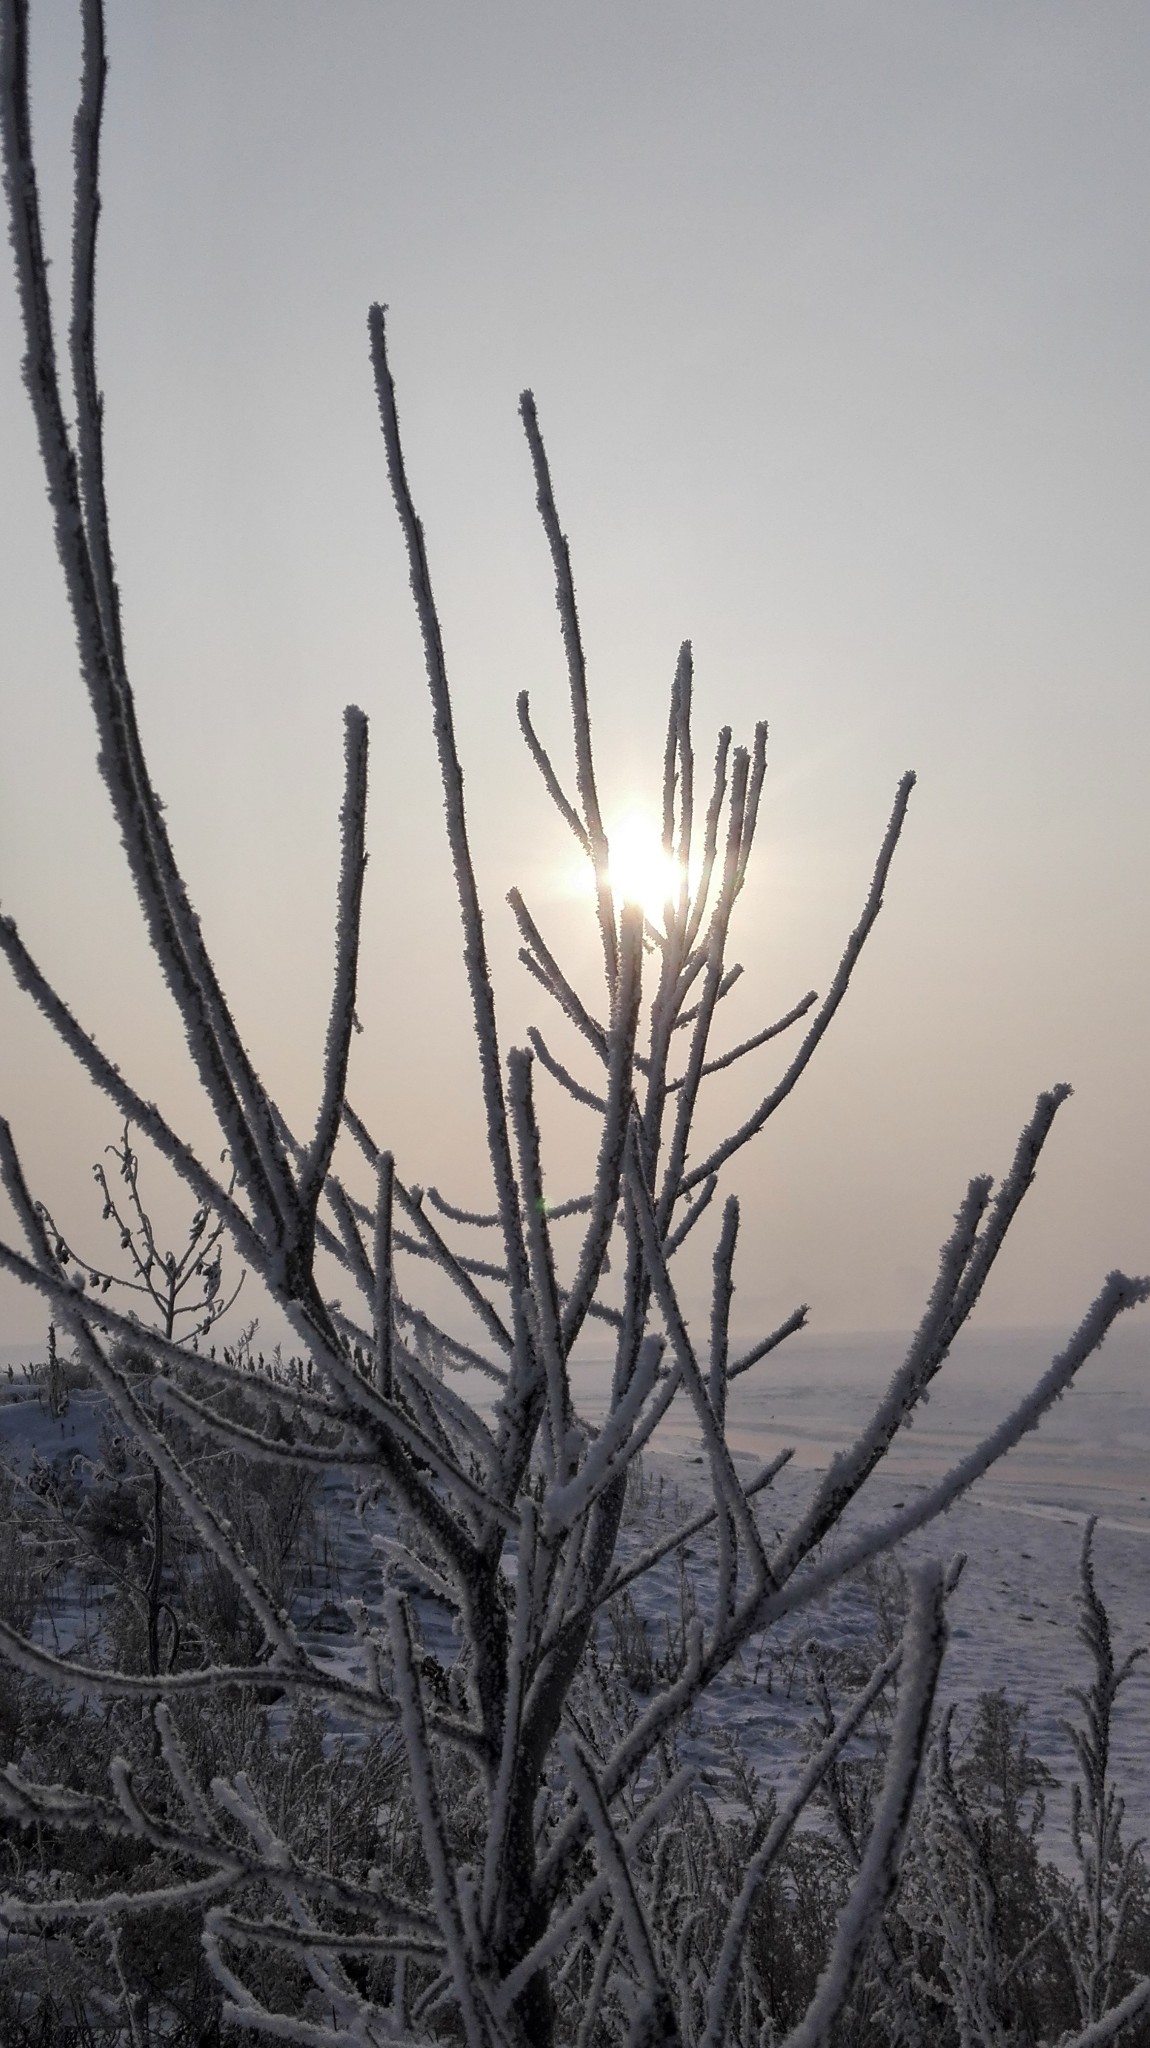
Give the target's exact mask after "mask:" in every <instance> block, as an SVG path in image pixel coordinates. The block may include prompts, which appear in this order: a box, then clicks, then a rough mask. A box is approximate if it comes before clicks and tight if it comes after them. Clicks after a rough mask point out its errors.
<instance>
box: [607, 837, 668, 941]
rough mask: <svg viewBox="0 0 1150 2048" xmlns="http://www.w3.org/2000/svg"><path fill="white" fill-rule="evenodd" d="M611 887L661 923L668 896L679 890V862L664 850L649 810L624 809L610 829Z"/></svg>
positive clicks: (619, 899) (621, 896)
mask: <svg viewBox="0 0 1150 2048" xmlns="http://www.w3.org/2000/svg"><path fill="white" fill-rule="evenodd" d="M607 840H608V844H609V846H610V849H611V862H610V876H611V887H612V889H613V890H614V892H615V896H616V898H617V899H618V901H619V902H621V903H638V904H639V905H640V906H641V908H642V910H643V914H644V916H645V917H647V918H649V920H650V922H651V923H652V924H657V925H661V924H662V922H663V911H664V906H665V904H666V901H667V898H668V896H670V897H672V898H677V897H678V894H679V877H680V871H679V864H678V862H677V861H673V860H668V859H667V856H666V855H665V853H664V852H663V838H662V833H661V832H660V830H659V827H658V825H657V824H656V823H655V820H654V819H653V818H652V817H651V816H650V815H649V813H647V812H646V811H640V810H632V811H628V812H626V813H625V815H624V816H623V817H622V818H620V819H619V820H618V821H617V823H616V824H615V825H614V827H613V828H611V829H609V830H608V833H607Z"/></svg>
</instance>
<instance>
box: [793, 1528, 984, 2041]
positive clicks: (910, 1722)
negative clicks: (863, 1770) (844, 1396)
mask: <svg viewBox="0 0 1150 2048" xmlns="http://www.w3.org/2000/svg"><path fill="white" fill-rule="evenodd" d="M942 1597H943V1586H942V1571H941V1569H940V1567H939V1566H938V1565H937V1564H931V1565H924V1566H921V1567H920V1568H919V1570H918V1571H917V1572H916V1573H915V1574H914V1578H913V1580H912V1590H911V1609H910V1615H909V1618H908V1622H907V1636H908V1638H909V1640H908V1643H907V1647H906V1649H905V1651H904V1653H903V1668H902V1687H901V1691H900V1693H899V1702H898V1712H897V1714H896V1715H895V1721H894V1728H893V1730H892V1733H891V1744H890V1753H889V1756H888V1758H887V1766H886V1775H885V1777H884V1779H883V1788H882V1796H881V1798H880V1801H879V1805H878V1810H877V1812H876V1814H875V1818H874V1825H873V1827H872V1829H871V1835H870V1840H869V1842H868V1843H867V1846H866V1852H865V1854H864V1856H863V1860H862V1867H861V1869H860V1870H859V1874H858V1877H857V1879H856V1880H855V1884H854V1887H853V1890H852V1892H851V1896H850V1899H849V1901H848V1904H847V1906H846V1908H845V1911H844V1912H843V1915H842V1918H841V1920H840V1921H839V1925H838V1932H837V1934H836V1936H835V1942H834V1947H833V1949H832V1951H831V1956H830V1961H829V1962H828V1964H827V1967H826V1969H825V1971H824V1972H823V1975H822V1976H821V1977H820V1979H819V1982H818V1986H817V1988H816V1990H815V1995H814V1998H813V2000H812V2001H811V2005H810V2007H809V2009H808V2011H807V2014H806V2017H805V2018H804V2019H802V2020H801V2021H800V2022H799V2024H798V2026H797V2027H795V2028H794V2029H793V2030H792V2031H791V2033H790V2034H789V2035H788V2036H787V2041H786V2048H823V2044H824V2043H825V2042H826V2041H827V2040H828V2039H829V2037H830V2031H831V2028H832V2027H833V2025H834V2023H835V2020H836V2018H837V2016H838V2014H839V2012H840V2011H841V2009H842V2006H843V2004H844V2003H845V2001H846V1998H847V1994H848V1992H849V1991H850V1987H851V1984H852V1983H853V1981H854V1976H855V1972H856V1971H857V1969H858V1966H859V1964H860V1962H861V1961H862V1958H863V1954H864V1952H865V1950H866V1947H867V1944H868V1942H869V1941H870V1939H871V1935H872V1933H873V1931H874V1929H875V1927H876V1926H877V1924H878V1921H879V1919H880V1918H881V1916H882V1913H883V1911H884V1909H885V1907H886V1905H887V1903H888V1901H889V1899H890V1897H891V1894H892V1892H893V1891H894V1887H895V1884H896V1883H897V1881H898V1866H899V1858H900V1856H901V1853H902V1845H903V1841H904V1839H905V1836H906V1830H907V1824H908V1822H909V1820H910V1813H911V1806H912V1804H913V1802H914V1793H915V1786H916V1785H917V1783H918V1774H919V1771H920V1769H921V1768H922V1759H923V1753H924V1750H925V1748H926V1737H927V1730H928V1728H929V1725H930V1710H931V1706H932V1704H933V1701H934V1690H935V1686H936V1685H937V1683H938V1674H939V1668H940V1666H941V1664H942V1653H943V1650H944V1649H945V1647H946V1620H945V1617H944V1615H943V1609H942Z"/></svg>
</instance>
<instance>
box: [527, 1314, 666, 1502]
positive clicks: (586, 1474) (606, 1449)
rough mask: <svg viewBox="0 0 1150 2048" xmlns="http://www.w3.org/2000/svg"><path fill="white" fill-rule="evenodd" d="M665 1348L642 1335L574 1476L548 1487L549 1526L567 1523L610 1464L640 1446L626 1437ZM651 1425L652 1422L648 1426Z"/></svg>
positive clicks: (624, 1459) (627, 1457) (602, 1480)
mask: <svg viewBox="0 0 1150 2048" xmlns="http://www.w3.org/2000/svg"><path fill="white" fill-rule="evenodd" d="M665 1349H666V1343H665V1339H664V1338H662V1337H660V1336H651V1337H645V1338H644V1339H643V1343H642V1346H641V1347H640V1351H639V1362H638V1364H637V1365H636V1367H635V1374H634V1378H633V1379H632V1381H631V1384H630V1386H629V1387H628V1389H627V1391H626V1393H625V1394H624V1396H623V1398H622V1400H621V1401H619V1402H618V1403H617V1404H616V1406H615V1407H614V1408H613V1409H612V1411H611V1413H610V1415H609V1416H608V1418H607V1421H606V1422H605V1423H604V1425H603V1427H602V1429H601V1430H600V1431H599V1434H598V1436H597V1437H596V1438H595V1441H594V1443H593V1444H591V1446H590V1448H589V1449H588V1451H587V1454H586V1456H585V1458H584V1460H583V1463H582V1465H581V1466H580V1468H579V1470H578V1472H577V1473H576V1474H575V1477H574V1478H573V1479H571V1480H569V1481H568V1483H567V1485H566V1486H549V1487H548V1489H547V1494H546V1500H545V1506H546V1511H547V1520H548V1524H549V1526H550V1527H551V1528H552V1529H562V1528H564V1527H567V1526H569V1525H570V1524H571V1523H572V1522H573V1521H574V1520H575V1519H576V1517H577V1516H578V1515H581V1514H582V1513H583V1512H584V1510H585V1509H586V1507H587V1505H588V1503H589V1502H590V1500H591V1497H592V1495H593V1494H595V1493H597V1492H598V1491H599V1489H600V1487H601V1486H602V1485H604V1484H605V1482H606V1481H607V1480H608V1478H609V1477H610V1476H611V1467H612V1466H613V1465H614V1464H615V1463H616V1461H617V1460H618V1461H620V1462H622V1463H629V1462H630V1459H631V1457H633V1456H634V1454H635V1452H636V1451H637V1450H638V1449H639V1444H637V1443H636V1444H632V1443H631V1442H629V1438H630V1436H631V1432H632V1429H633V1427H634V1424H635V1422H636V1420H637V1418H638V1415H639V1411H640V1409H641V1408H642V1406H643V1403H644V1401H645V1400H646V1399H647V1396H648V1394H649V1393H650V1392H651V1390H652V1388H653V1387H654V1385H655V1382H656V1380H657V1379H658V1377H659V1367H660V1365H661V1364H662V1361H663V1352H664V1350H665ZM657 1419H658V1418H657V1417H656V1420H657ZM654 1426H655V1425H654V1422H652V1424H651V1428H654ZM649 1434H650V1431H649V1430H648V1431H646V1432H645V1433H644V1438H643V1441H645V1440H646V1436H647V1435H649Z"/></svg>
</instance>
